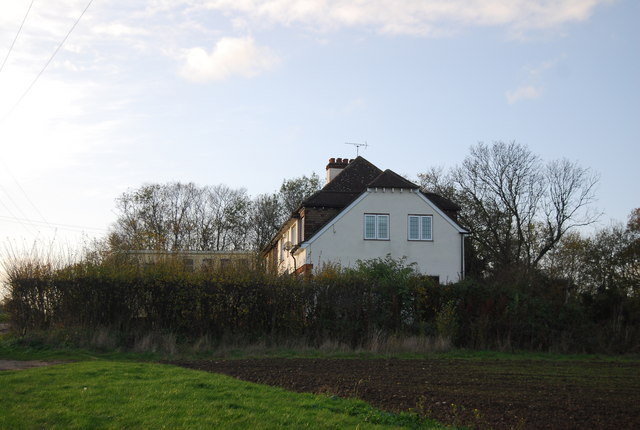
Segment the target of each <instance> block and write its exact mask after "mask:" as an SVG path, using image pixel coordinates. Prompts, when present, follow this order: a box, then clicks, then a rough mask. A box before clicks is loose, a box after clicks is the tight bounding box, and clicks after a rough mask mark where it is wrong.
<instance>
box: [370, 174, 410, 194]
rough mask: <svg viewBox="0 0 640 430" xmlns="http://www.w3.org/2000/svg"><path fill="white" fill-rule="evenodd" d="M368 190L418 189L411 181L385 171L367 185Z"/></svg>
mask: <svg viewBox="0 0 640 430" xmlns="http://www.w3.org/2000/svg"><path fill="white" fill-rule="evenodd" d="M368 187H369V188H409V189H412V190H415V189H418V188H420V187H419V186H417V185H416V184H414V183H413V182H411V181H408V180H406V179H405V178H403V177H402V176H400V175H398V174H397V173H396V172H394V171H392V170H389V169H387V170H385V171H384V172H382V174H380V175H379V176H378V177H377V178H375V179H374V180H373V181H371V182H370V183H369V184H368Z"/></svg>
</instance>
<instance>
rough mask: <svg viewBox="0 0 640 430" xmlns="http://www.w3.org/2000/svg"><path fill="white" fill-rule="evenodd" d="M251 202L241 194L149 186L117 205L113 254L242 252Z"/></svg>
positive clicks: (216, 188) (218, 188) (186, 186)
mask: <svg viewBox="0 0 640 430" xmlns="http://www.w3.org/2000/svg"><path fill="white" fill-rule="evenodd" d="M250 209H251V200H250V199H249V197H248V196H247V192H246V190H245V189H243V188H241V189H237V190H234V189H231V188H229V187H227V186H225V185H217V186H209V187H198V186H196V185H195V184H193V183H188V184H182V183H180V182H173V183H167V184H147V185H143V186H142V187H140V188H138V189H136V190H132V191H128V192H125V193H123V194H122V195H121V196H120V197H119V198H118V199H117V201H116V210H117V214H118V219H117V221H116V224H115V226H114V228H113V230H112V232H111V234H110V235H109V239H108V240H109V244H110V245H111V248H112V249H150V250H164V251H176V250H184V249H190V250H215V251H221V250H234V249H245V248H246V242H247V232H248V222H249V212H250Z"/></svg>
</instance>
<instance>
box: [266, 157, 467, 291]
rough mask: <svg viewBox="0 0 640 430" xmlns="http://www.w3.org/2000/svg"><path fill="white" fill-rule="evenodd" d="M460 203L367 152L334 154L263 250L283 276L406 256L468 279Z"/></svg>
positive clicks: (444, 275)
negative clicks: (322, 181)
mask: <svg viewBox="0 0 640 430" xmlns="http://www.w3.org/2000/svg"><path fill="white" fill-rule="evenodd" d="M459 210H460V207H459V206H457V205H456V204H455V203H453V202H451V201H450V200H447V199H445V198H444V197H441V196H439V195H437V194H432V193H424V192H422V191H420V188H419V187H418V185H416V184H414V183H412V182H410V181H408V180H406V179H404V178H403V177H401V176H400V175H398V174H396V173H394V172H393V171H391V170H385V171H382V170H380V169H378V168H377V167H376V166H374V165H373V164H371V163H370V162H368V161H367V160H365V159H364V158H362V157H358V158H356V159H353V160H349V159H346V158H345V159H342V158H337V159H335V158H331V159H329V164H328V165H327V183H326V185H325V186H324V188H322V190H320V191H318V192H317V193H315V194H313V195H312V196H311V197H309V198H308V199H306V200H305V201H303V202H302V204H301V205H300V207H299V208H298V210H296V211H295V212H294V213H293V214H292V215H291V217H290V218H289V220H287V221H286V222H285V224H284V225H283V226H282V228H281V229H280V231H279V232H278V233H277V234H276V236H274V238H273V239H272V240H271V242H270V243H269V245H268V246H267V247H266V248H265V250H264V251H263V253H264V255H265V257H266V259H267V262H268V264H271V265H272V266H273V267H276V268H277V270H278V272H279V273H294V272H295V273H310V272H312V271H313V270H314V268H316V269H318V268H320V269H321V268H322V267H323V266H324V265H325V264H327V263H333V264H339V265H341V266H342V267H353V266H355V264H356V262H357V260H367V259H371V258H378V257H385V256H386V255H388V254H389V255H391V257H393V258H401V257H406V261H407V263H416V269H417V270H418V271H419V272H420V273H422V274H425V275H430V276H434V277H438V279H439V281H440V282H442V283H450V282H455V281H458V280H460V279H462V278H463V277H464V236H465V235H466V234H469V232H468V231H467V230H466V229H465V228H463V227H462V226H460V225H459V224H458V223H457V222H456V214H457V212H458V211H459Z"/></svg>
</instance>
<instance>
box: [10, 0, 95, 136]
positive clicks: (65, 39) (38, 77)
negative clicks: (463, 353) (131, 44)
mask: <svg viewBox="0 0 640 430" xmlns="http://www.w3.org/2000/svg"><path fill="white" fill-rule="evenodd" d="M91 3H93V0H89V3H87V6H86V7H85V8H84V10H83V11H82V13H81V14H80V16H79V17H78V19H76V22H74V23H73V25H72V26H71V28H70V29H69V31H68V32H67V35H66V36H65V37H64V39H62V42H60V44H59V45H58V47H57V48H56V50H55V51H53V54H51V57H49V60H47V62H46V63H45V65H44V67H43V68H42V70H40V72H39V73H38V74H37V75H36V77H35V79H34V80H33V81H32V82H31V84H30V85H29V86H28V87H27V89H26V90H25V92H24V93H22V95H21V96H20V98H19V99H18V101H17V102H16V103H15V104H14V105H13V106H12V107H11V109H10V110H9V112H7V113H6V114H5V115H4V116H3V117H2V118H1V119H0V123H2V122H4V121H5V120H6V119H7V118H8V117H9V116H11V114H12V113H13V111H14V110H16V108H17V107H18V105H19V104H20V103H21V102H22V100H23V99H24V98H25V97H26V96H27V94H28V93H29V91H31V88H33V86H34V85H35V84H36V82H37V81H38V79H40V76H42V74H43V73H44V71H45V70H46V69H47V67H48V66H49V64H50V63H51V61H53V58H54V57H55V56H56V54H57V53H58V51H59V50H60V48H62V45H64V43H65V42H66V41H67V39H68V38H69V36H70V35H71V33H72V32H73V30H74V29H75V28H76V25H78V23H79V22H80V20H81V19H82V17H83V16H84V14H85V12H86V11H87V9H89V6H91Z"/></svg>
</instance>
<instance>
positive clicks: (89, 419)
mask: <svg viewBox="0 0 640 430" xmlns="http://www.w3.org/2000/svg"><path fill="white" fill-rule="evenodd" d="M0 386H1V387H2V408H0V428H2V429H32V428H47V429H63V428H64V429H67V428H91V429H111V428H112V429H122V428H145V429H146V428H158V429H159V428H171V429H174V428H189V429H191V428H194V429H198V428H225V429H246V428H257V429H271V428H273V429H279V428H296V429H297V428H319V429H345V428H354V429H355V428H361V429H364V428H367V429H369V428H370V429H392V428H398V429H403V428H444V426H440V425H438V424H437V423H435V422H433V421H427V420H424V419H419V418H418V417H417V416H415V415H410V414H390V413H386V412H382V411H378V410H376V409H373V408H372V407H370V406H369V405H368V404H366V403H364V402H362V401H359V400H351V399H341V398H335V397H327V396H317V395H311V394H296V393H291V392H288V391H285V390H282V389H279V388H273V387H267V386H261V385H257V384H251V383H247V382H242V381H238V380H235V379H233V378H230V377H227V376H223V375H217V374H211V373H206V372H199V371H194V370H187V369H183V368H178V367H174V366H168V365H159V364H153V363H135V362H114V361H101V360H100V361H85V362H78V363H69V364H61V365H55V366H50V367H41V368H37V369H29V370H19V371H2V372H0Z"/></svg>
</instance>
